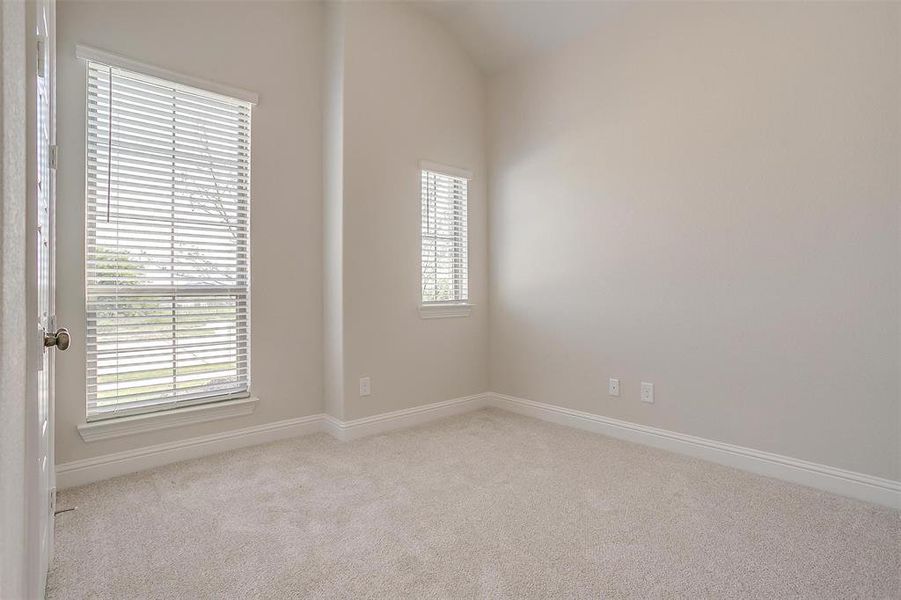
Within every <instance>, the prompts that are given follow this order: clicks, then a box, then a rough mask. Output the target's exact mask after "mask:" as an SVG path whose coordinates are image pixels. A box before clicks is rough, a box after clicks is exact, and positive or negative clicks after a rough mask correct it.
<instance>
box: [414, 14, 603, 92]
mask: <svg viewBox="0 0 901 600" xmlns="http://www.w3.org/2000/svg"><path fill="white" fill-rule="evenodd" d="M418 5H419V6H420V7H421V8H422V9H423V10H425V11H427V12H428V13H430V14H431V15H433V16H434V17H435V18H437V19H438V20H439V21H441V22H443V23H444V25H445V26H446V27H447V28H448V29H449V30H450V31H451V32H452V33H453V34H454V35H455V36H456V37H457V38H458V39H459V41H460V43H461V44H462V45H463V46H464V47H465V48H466V50H467V51H468V52H469V54H470V55H471V56H472V58H473V60H474V61H475V62H476V64H478V65H479V67H480V68H481V69H482V70H483V71H484V72H486V73H489V74H491V73H496V72H497V71H500V70H502V69H504V68H506V67H510V66H512V65H514V64H516V63H517V62H519V61H522V60H525V59H527V58H530V57H533V56H536V55H540V54H541V53H542V52H546V51H549V50H552V49H554V48H556V47H558V46H561V45H563V44H565V43H566V42H568V41H570V40H572V39H575V38H577V37H579V36H581V35H583V34H585V33H587V32H588V31H590V30H591V29H593V28H594V27H597V26H598V25H599V24H600V22H601V21H602V20H603V19H604V18H605V17H606V16H608V15H609V14H610V13H611V11H613V10H616V9H617V8H618V5H617V4H611V3H606V2H599V1H596V2H592V1H581V2H578V1H576V2H574V1H570V0H559V1H555V0H540V1H533V0H510V1H490V0H481V1H472V0H459V1H457V0H425V1H422V2H419V3H418Z"/></svg>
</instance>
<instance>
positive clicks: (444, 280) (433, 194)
mask: <svg viewBox="0 0 901 600" xmlns="http://www.w3.org/2000/svg"><path fill="white" fill-rule="evenodd" d="M468 183H469V182H468V178H467V177H465V176H458V175H453V174H448V173H445V172H439V171H438V170H433V169H431V168H423V169H422V192H421V193H422V303H423V304H424V305H426V304H439V303H464V302H467V301H468V300H469V258H468V255H467V254H468V247H467V246H468V240H467V233H466V230H467V223H468V221H467V216H466V211H467V207H466V192H467V186H468Z"/></svg>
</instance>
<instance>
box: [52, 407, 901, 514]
mask: <svg viewBox="0 0 901 600" xmlns="http://www.w3.org/2000/svg"><path fill="white" fill-rule="evenodd" d="M489 406H491V407H495V408H499V409H503V410H508V411H511V412H515V413H519V414H522V415H527V416H530V417H535V418H538V419H542V420H544V421H551V422H554V423H558V424H561V425H567V426H569V427H575V428H578V429H585V430H587V431H592V432H595V433H600V434H604V435H609V436H611V437H615V438H620V439H624V440H628V441H631V442H637V443H639V444H645V445H647V446H654V447H656V448H662V449H664V450H669V451H672V452H677V453H680V454H685V455H688V456H694V457H696V458H701V459H704V460H709V461H711V462H715V463H719V464H723V465H727V466H730V467H735V468H738V469H742V470H745V471H750V472H752V473H758V474H760V475H766V476H768V477H774V478H776V479H782V480H784V481H790V482H792V483H798V484H801V485H806V486H809V487H812V488H817V489H821V490H825V491H827V492H832V493H834V494H840V495H843V496H850V497H852V498H857V499H860V500H864V501H867V502H873V503H876V504H881V505H884V506H890V507H893V508H901V482H898V481H893V480H890V479H883V478H880V477H874V476H872V475H866V474H863V473H856V472H854V471H847V470H844V469H838V468H835V467H829V466H826V465H821V464H817V463H812V462H808V461H804V460H799V459H796V458H791V457H788V456H781V455H779V454H772V453H770V452H763V451H760V450H754V449H752V448H744V447H742V446H736V445H733V444H727V443H724V442H717V441H713V440H708V439H705V438H700V437H696V436H692V435H686V434H684V433H677V432H674V431H667V430H665V429H658V428H656V427H648V426H646V425H638V424H636V423H629V422H628V421H620V420H618V419H611V418H609V417H602V416H600V415H596V414H593V413H587V412H582V411H578V410H572V409H569V408H563V407H560V406H555V405H553V404H545V403H542V402H534V401H532V400H525V399H522V398H515V397H513V396H506V395H504V394H496V393H490V392H488V393H484V394H476V395H473V396H464V397H462V398H454V399H452V400H446V401H443V402H435V403H432V404H426V405H423V406H416V407H413V408H408V409H404V410H397V411H393V412H389V413H382V414H379V415H374V416H371V417H364V418H362V419H354V420H352V421H341V420H339V419H336V418H335V417H333V416H331V415H324V414H319V415H310V416H308V417H301V418H298V419H287V420H284V421H276V422H275V423H267V424H264V425H258V426H255V427H246V428H243V429H235V430H231V431H225V432H222V433H216V434H212V435H206V436H201V437H196V438H191V439H188V440H181V441H178V442H172V443H168V444H158V445H155V446H147V447H145V448H138V449H135V450H128V451H126V452H117V453H115V454H107V455H104V456H99V457H96V458H88V459H84V460H78V461H73V462H69V463H64V464H60V465H57V468H56V482H57V487H58V488H59V489H64V488H68V487H74V486H78V485H84V484H86V483H92V482H94V481H100V480H102V479H108V478H110V477H116V476H118V475H125V474H127V473H134V472H136V471H142V470H145V469H150V468H153V467H158V466H161V465H165V464H169V463H173V462H178V461H181V460H186V459H190V458H197V457H200V456H207V455H210V454H217V453H219V452H225V451H227V450H233V449H235V448H241V447H245V446H254V445H257V444H265V443H268V442H273V441H276V440H281V439H286V438H291V437H297V436H301V435H306V434H309V433H315V432H320V431H325V432H327V433H329V434H331V435H332V436H334V437H335V438H337V439H339V440H342V441H348V440H354V439H358V438H361V437H364V436H368V435H375V434H379V433H385V432H388V431H392V430H395V429H402V428H405V427H412V426H414V425H419V424H422V423H426V422H428V421H432V420H434V419H439V418H442V417H448V416H451V415H457V414H461V413H464V412H469V411H473V410H479V409H481V408H486V407H489Z"/></svg>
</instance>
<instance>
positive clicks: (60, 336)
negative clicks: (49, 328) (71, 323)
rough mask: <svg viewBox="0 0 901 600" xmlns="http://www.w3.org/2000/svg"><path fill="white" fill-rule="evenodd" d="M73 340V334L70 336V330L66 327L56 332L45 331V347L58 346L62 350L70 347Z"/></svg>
mask: <svg viewBox="0 0 901 600" xmlns="http://www.w3.org/2000/svg"><path fill="white" fill-rule="evenodd" d="M71 341H72V338H71V336H69V330H68V329H66V328H65V327H61V328H60V329H57V330H56V333H47V332H46V331H45V332H44V347H45V348H50V347H51V346H56V347H57V348H58V349H60V350H65V349H66V348H68V347H69V342H71Z"/></svg>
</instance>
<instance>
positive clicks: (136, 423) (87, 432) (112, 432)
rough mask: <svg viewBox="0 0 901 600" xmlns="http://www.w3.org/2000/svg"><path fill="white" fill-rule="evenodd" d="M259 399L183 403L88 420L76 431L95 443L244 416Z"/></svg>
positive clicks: (250, 411) (86, 439)
mask: <svg viewBox="0 0 901 600" xmlns="http://www.w3.org/2000/svg"><path fill="white" fill-rule="evenodd" d="M258 402H259V399H258V398H256V397H253V396H249V395H248V396H247V397H246V398H236V399H233V400H222V401H220V402H210V403H207V404H196V405H193V406H183V407H180V408H173V409H170V410H161V411H157V412H151V413H142V414H137V415H131V416H127V417H116V418H113V419H106V420H103V421H90V422H88V423H83V424H81V425H79V426H78V433H79V434H80V435H81V439H83V440H84V441H86V442H97V441H100V440H108V439H112V438H117V437H124V436H128V435H135V434H138V433H146V432H148V431H158V430H160V429H170V428H172V427H182V426H184V425H193V424H195V423H206V422H207V421H218V420H219V419H229V418H232V417H244V416H247V415H249V414H251V413H252V412H253V411H254V409H255V408H256V406H257V403H258Z"/></svg>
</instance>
